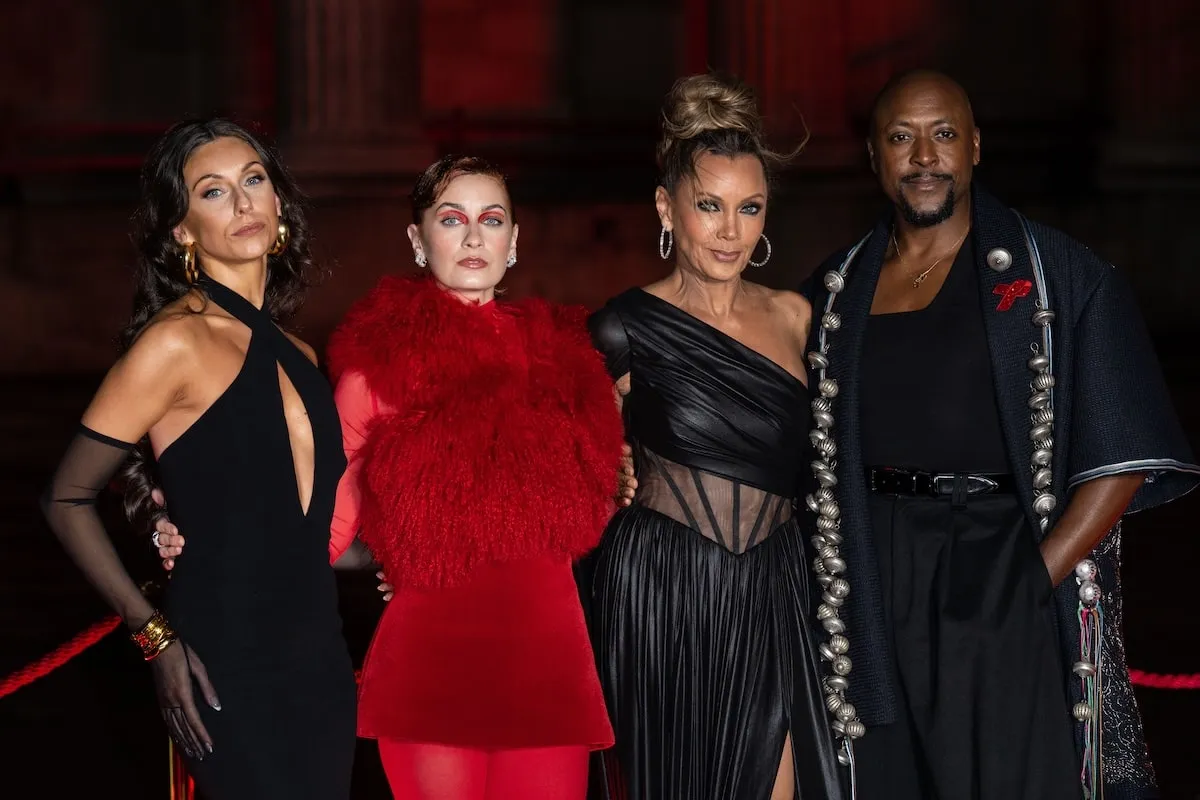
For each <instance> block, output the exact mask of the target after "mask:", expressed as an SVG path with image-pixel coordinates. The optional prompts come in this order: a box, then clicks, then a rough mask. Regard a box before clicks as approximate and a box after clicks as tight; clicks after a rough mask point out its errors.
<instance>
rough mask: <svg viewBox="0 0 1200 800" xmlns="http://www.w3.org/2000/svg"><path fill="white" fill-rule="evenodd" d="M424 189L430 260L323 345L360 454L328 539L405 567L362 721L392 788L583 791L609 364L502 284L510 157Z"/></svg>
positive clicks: (607, 485)
mask: <svg viewBox="0 0 1200 800" xmlns="http://www.w3.org/2000/svg"><path fill="white" fill-rule="evenodd" d="M412 200H413V203H412V205H413V224H412V225H410V226H409V229H408V233H409V238H410V239H411V240H412V247H413V253H414V256H415V258H416V262H417V264H418V265H419V266H420V267H421V268H422V271H423V272H424V273H425V274H423V275H421V276H419V277H416V278H407V277H400V276H389V277H385V278H383V279H382V280H381V281H380V282H379V284H378V285H377V286H376V287H375V288H374V289H373V290H372V291H371V292H370V293H369V294H368V295H367V296H366V297H364V298H363V299H362V300H360V301H359V302H358V303H357V304H355V305H354V306H353V308H352V309H351V310H350V312H349V313H348V314H347V316H346V318H345V320H344V321H343V322H342V324H341V325H340V326H339V327H338V329H337V330H336V331H335V333H334V334H333V337H332V338H331V340H330V343H329V351H328V355H329V367H330V372H331V375H332V378H333V380H334V382H335V384H336V389H335V393H334V399H335V401H336V403H337V407H338V412H339V414H340V415H341V420H342V432H343V443H344V445H345V449H346V457H347V459H348V461H349V466H348V468H347V470H346V474H345V477H344V478H343V479H342V482H341V484H340V486H339V489H338V499H337V506H336V510H335V511H334V520H333V528H332V531H331V536H330V558H331V560H334V561H336V560H338V559H339V557H341V556H342V554H343V553H344V552H345V551H346V550H347V549H348V548H350V545H351V544H352V542H353V541H354V539H355V537H356V536H357V537H358V538H359V539H360V540H361V541H362V542H363V543H364V544H365V545H366V546H367V548H369V550H370V551H371V553H373V554H374V556H375V557H376V559H377V560H378V562H379V563H380V564H381V565H382V566H383V569H384V572H385V574H386V575H387V577H388V580H389V581H390V582H391V583H392V584H393V585H394V587H395V589H394V592H395V594H394V597H393V598H392V599H391V602H390V603H388V605H387V608H386V610H385V611H384V613H383V616H382V618H381V619H380V621H379V625H378V628H377V629H376V631H375V636H374V638H373V640H372V642H371V646H370V649H369V650H368V652H367V657H366V661H365V663H364V665H363V670H362V685H361V689H360V694H359V707H358V734H359V736H362V737H366V738H374V739H378V741H379V753H380V756H381V758H382V760H383V765H384V769H385V771H386V773H387V776H388V782H389V783H390V784H391V788H392V792H393V794H394V795H395V796H396V797H397V798H403V799H404V800H417V799H420V800H433V799H434V798H437V800H501V799H502V798H503V799H505V800H508V799H509V798H511V799H512V800H516V799H517V798H522V800H524V799H527V798H539V799H540V800H560V799H561V800H582V798H584V797H585V795H586V787H587V768H588V755H589V752H590V751H591V750H595V749H604V748H607V747H610V746H612V744H613V732H612V727H611V725H610V723H609V719H608V715H607V713H606V711H605V707H604V699H603V694H602V692H601V689H600V683H599V679H598V677H597V674H596V666H595V660H594V658H593V655H592V650H591V645H590V641H589V638H588V633H587V630H586V628H585V626H584V617H583V610H582V607H581V605H580V600H579V591H578V589H577V587H576V584H575V580H574V577H573V572H572V563H573V561H574V560H575V559H578V558H579V557H581V556H582V555H584V554H585V553H587V552H588V551H590V550H591V549H592V548H594V547H595V545H596V543H597V542H598V541H599V538H600V534H601V532H602V530H603V528H604V525H605V523H606V522H607V521H608V519H609V517H610V516H611V514H612V512H613V510H614V505H613V495H614V493H615V490H616V488H617V487H616V484H617V474H618V469H619V468H620V462H621V455H622V443H623V433H622V426H621V419H620V414H619V412H618V410H617V405H616V403H615V399H614V395H613V386H612V380H611V379H610V378H609V377H608V374H607V373H606V371H605V367H604V362H603V359H602V357H601V356H600V355H599V354H598V353H597V352H596V351H595V350H594V349H593V348H592V345H591V343H590V339H589V334H588V332H587V328H586V312H584V310H583V309H573V308H564V307H559V306H553V305H550V304H548V303H546V302H544V301H540V300H535V299H530V300H524V301H521V302H513V303H506V302H500V301H498V300H496V286H497V284H498V283H499V282H500V280H501V279H502V278H503V277H504V274H505V272H506V271H507V270H508V269H509V268H511V267H512V266H513V265H514V264H515V263H516V253H517V225H516V223H515V220H514V218H513V210H512V204H511V201H510V199H509V196H508V191H507V187H506V185H505V181H504V178H503V176H502V175H501V174H500V173H499V172H498V171H497V170H496V169H495V168H493V167H491V166H489V165H488V164H486V163H484V162H482V161H480V160H478V159H474V158H461V157H460V158H453V157H450V158H443V159H442V160H440V161H438V162H437V163H435V164H433V165H432V166H431V167H429V169H427V170H426V171H425V173H424V174H423V175H422V176H421V178H420V179H419V180H418V182H417V184H416V186H415V188H414V189H413V196H412ZM158 530H159V532H160V533H163V532H166V533H168V534H172V533H177V531H174V529H173V526H170V525H169V523H161V524H160V525H159V527H158ZM180 538H181V537H178V536H164V537H162V539H163V542H162V544H163V545H176V544H181V542H180ZM178 552H180V551H179V550H178V549H177V548H169V547H164V548H162V549H160V553H161V554H162V555H164V556H170V555H173V554H175V553H178ZM352 560H353V554H352V553H351V554H349V555H348V556H347V557H346V558H344V559H342V563H339V565H338V566H346V565H348V564H347V562H348V561H352ZM367 561H368V562H369V559H367ZM363 566H365V564H363Z"/></svg>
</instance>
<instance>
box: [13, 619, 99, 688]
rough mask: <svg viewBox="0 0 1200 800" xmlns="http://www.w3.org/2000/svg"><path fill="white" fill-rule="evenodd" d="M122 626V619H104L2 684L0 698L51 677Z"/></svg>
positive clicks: (20, 670) (18, 671) (15, 673)
mask: <svg viewBox="0 0 1200 800" xmlns="http://www.w3.org/2000/svg"><path fill="white" fill-rule="evenodd" d="M120 624H121V618H120V617H117V616H112V617H108V618H107V619H103V620H101V621H99V622H97V623H96V624H95V625H93V626H92V627H90V628H88V629H87V630H85V631H84V632H83V633H81V634H79V635H78V636H76V637H75V638H74V639H71V640H70V641H68V642H66V643H64V644H62V645H60V646H59V647H58V648H56V649H55V650H54V651H53V652H52V653H49V654H48V655H45V656H42V657H41V658H39V659H38V660H37V661H34V662H33V663H32V664H29V665H28V666H26V667H23V668H22V669H19V670H17V671H16V672H14V673H13V674H12V675H9V676H8V677H7V678H5V679H4V681H3V682H2V683H0V697H6V696H7V695H10V694H12V693H13V692H15V691H17V690H18V689H20V688H22V687H25V686H28V685H29V684H31V683H33V682H34V681H36V680H37V679H38V678H43V677H45V676H46V675H49V674H50V673H51V672H53V671H54V670H56V669H58V668H59V667H61V666H62V665H63V664H65V663H67V662H68V661H70V660H71V659H72V658H74V657H75V656H77V655H79V654H80V653H82V652H83V651H84V650H87V649H88V648H89V647H91V646H92V645H94V644H95V643H96V642H98V641H100V640H101V639H103V638H104V637H105V636H108V634H110V633H112V632H113V629H114V628H116V627H117V626H118V625H120Z"/></svg>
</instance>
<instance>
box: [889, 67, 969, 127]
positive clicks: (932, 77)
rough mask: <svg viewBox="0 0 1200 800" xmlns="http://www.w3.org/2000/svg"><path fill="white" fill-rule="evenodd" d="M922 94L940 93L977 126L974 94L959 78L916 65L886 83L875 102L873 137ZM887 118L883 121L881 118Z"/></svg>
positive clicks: (938, 94)
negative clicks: (964, 86) (969, 91)
mask: <svg viewBox="0 0 1200 800" xmlns="http://www.w3.org/2000/svg"><path fill="white" fill-rule="evenodd" d="M922 95H925V96H928V95H937V96H938V97H939V98H941V100H942V101H943V104H944V105H945V106H947V107H951V108H954V109H955V110H957V111H960V112H961V114H962V119H964V120H966V121H967V123H968V124H969V125H970V126H971V127H972V128H974V127H975V112H974V111H972V110H971V98H969V97H967V90H966V89H964V88H963V87H962V85H961V84H959V82H958V81H956V80H954V79H953V78H951V77H950V76H949V75H947V74H946V73H944V72H938V71H937V70H934V69H912V70H908V71H907V72H901V73H899V74H898V75H894V76H892V78H891V79H890V80H889V81H888V82H887V83H885V84H884V85H883V88H882V89H880V90H879V93H878V94H876V95H875V102H874V103H873V104H872V105H871V138H872V139H874V138H875V134H876V132H877V131H878V130H879V129H880V128H881V127H883V126H884V125H885V124H886V122H887V120H888V119H891V118H895V117H896V115H897V114H899V115H901V116H903V114H904V110H905V109H906V108H908V107H911V105H912V104H913V102H914V101H915V98H917V97H920V96H922ZM881 119H882V120H883V122H882V123H881V121H880V120H881Z"/></svg>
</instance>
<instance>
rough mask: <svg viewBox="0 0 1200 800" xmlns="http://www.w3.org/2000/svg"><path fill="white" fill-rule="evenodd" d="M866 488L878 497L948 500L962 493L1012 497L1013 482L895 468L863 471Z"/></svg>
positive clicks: (1001, 477)
mask: <svg viewBox="0 0 1200 800" xmlns="http://www.w3.org/2000/svg"><path fill="white" fill-rule="evenodd" d="M867 487H868V488H869V489H870V490H871V491H872V492H876V493H878V494H901V495H911V496H914V497H950V496H952V495H954V494H955V492H956V490H957V491H958V492H960V493H961V492H963V491H964V489H965V491H966V494H967V495H968V496H970V495H979V494H1014V493H1015V492H1016V490H1017V487H1016V481H1014V480H1013V476H1012V475H1009V474H1003V475H978V474H964V473H959V474H955V473H952V472H948V473H931V472H921V471H919V470H912V469H897V468H895V467H867Z"/></svg>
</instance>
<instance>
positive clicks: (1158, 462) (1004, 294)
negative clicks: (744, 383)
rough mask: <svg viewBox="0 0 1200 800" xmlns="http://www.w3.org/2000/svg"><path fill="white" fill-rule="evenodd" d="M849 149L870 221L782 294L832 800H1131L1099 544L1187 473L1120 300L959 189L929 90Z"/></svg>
mask: <svg viewBox="0 0 1200 800" xmlns="http://www.w3.org/2000/svg"><path fill="white" fill-rule="evenodd" d="M867 148H868V152H869V154H870V158H871V165H872V168H873V170H874V172H875V173H876V175H877V176H878V177H879V181H880V186H881V188H882V189H883V191H884V193H885V194H886V195H887V197H888V199H889V200H890V201H891V206H892V207H891V208H890V209H889V210H888V212H887V213H886V214H885V215H884V216H883V218H882V219H881V220H880V221H879V223H878V224H877V225H876V226H875V228H874V229H873V230H872V231H871V232H870V233H869V234H868V235H867V236H866V237H864V238H863V239H862V240H861V241H860V242H859V243H858V244H856V245H855V246H854V247H852V248H847V249H846V250H843V251H841V252H839V253H837V254H836V255H834V256H833V257H831V258H830V259H829V260H828V261H826V262H825V264H823V265H822V267H821V268H820V269H819V270H818V271H817V272H816V273H815V275H814V277H813V286H812V288H811V290H810V291H809V292H808V293H807V294H808V296H809V298H810V299H811V300H812V301H813V309H814V311H813V314H814V320H813V331H812V336H811V340H810V346H809V349H810V351H811V352H810V355H809V361H810V364H811V365H812V367H813V378H812V381H811V386H812V387H813V390H814V401H813V409H814V418H815V425H816V428H815V429H814V431H813V434H812V437H813V443H814V445H815V446H816V447H817V450H818V453H820V454H822V455H819V456H818V457H817V460H816V461H815V462H814V473H815V474H816V477H817V481H818V483H819V485H820V486H821V487H823V488H822V489H820V490H818V491H816V492H814V495H813V496H811V497H810V498H809V506H810V508H812V510H813V511H814V512H816V513H817V515H818V528H819V530H818V532H817V535H816V536H815V537H814V546H815V547H816V548H817V552H815V553H814V556H816V562H815V569H816V571H817V573H818V579H819V580H820V582H821V584H822V586H824V587H825V595H824V597H823V600H824V602H823V603H822V605H821V607H820V610H819V617H820V619H821V623H822V624H823V625H824V626H825V628H826V630H827V631H829V632H830V633H832V634H833V636H832V637H831V639H830V641H829V645H830V647H829V648H828V649H827V650H826V651H825V655H826V658H828V659H830V660H831V661H835V663H834V672H835V673H836V674H835V675H833V676H831V677H832V680H831V679H830V678H827V679H826V691H827V693H828V695H829V696H828V698H827V699H828V701H829V707H830V709H831V711H834V712H835V720H837V721H836V722H834V727H835V730H836V731H838V732H839V733H841V734H845V733H849V734H850V737H851V741H852V742H853V747H852V748H850V749H848V750H847V752H846V753H845V755H846V756H849V755H850V753H851V751H852V753H853V761H854V764H855V769H856V772H857V779H858V797H859V798H862V800H876V799H877V798H878V799H879V800H882V799H883V798H891V799H898V798H923V799H925V800H928V799H929V798H938V799H939V800H965V799H966V798H977V799H978V800H1034V799H1035V798H1037V799H1039V800H1040V799H1041V798H1045V800H1062V798H1069V797H1079V796H1080V795H1081V793H1082V794H1083V796H1085V797H1091V796H1093V793H1094V795H1095V796H1097V797H1098V796H1099V793H1100V792H1101V791H1102V790H1103V791H1104V793H1105V797H1107V798H1109V800H1112V798H1134V797H1136V798H1146V797H1157V796H1158V795H1157V790H1156V789H1155V786H1154V778H1153V772H1152V768H1151V766H1150V763H1149V760H1148V758H1147V756H1146V750H1145V744H1144V741H1143V738H1142V729H1141V722H1140V719H1139V717H1138V713H1137V708H1136V705H1135V702H1134V698H1133V692H1132V688H1131V687H1130V684H1129V680H1128V673H1127V669H1126V665H1125V661H1124V651H1123V647H1122V643H1121V630H1120V610H1121V596H1120V583H1119V572H1118V569H1119V559H1120V519H1121V517H1122V515H1124V514H1126V513H1130V512H1133V511H1137V510H1140V509H1143V508H1148V507H1150V506H1154V505H1157V504H1159V503H1163V502H1166V501H1168V500H1171V499H1174V498H1175V497H1178V496H1180V495H1182V494H1183V493H1185V492H1187V491H1188V490H1190V489H1191V488H1193V487H1194V486H1195V485H1196V483H1197V480H1198V477H1197V476H1198V475H1200V467H1197V466H1196V465H1195V463H1194V458H1193V456H1192V453H1191V452H1190V449H1189V447H1188V444H1187V440H1186V438H1185V436H1184V434H1183V432H1182V430H1181V428H1180V426H1179V423H1178V421H1177V419H1176V416H1175V413H1174V411H1173V409H1172V407H1171V403H1170V399H1169V397H1168V394H1167V391H1166V388H1165V386H1164V383H1163V379H1162V375H1161V371H1160V368H1159V366H1158V362H1157V359H1156V357H1155V354H1154V351H1153V349H1152V347H1151V344H1150V340H1149V337H1148V335H1147V333H1146V330H1145V326H1144V324H1143V322H1142V319H1141V316H1140V314H1139V312H1138V310H1137V307H1136V304H1135V302H1134V300H1133V296H1132V293H1131V292H1130V290H1129V288H1128V286H1127V285H1126V283H1125V280H1124V279H1123V277H1122V276H1121V274H1120V273H1119V272H1118V271H1116V270H1115V269H1114V268H1113V267H1112V266H1110V265H1108V264H1106V263H1104V262H1103V261H1101V260H1100V259H1098V258H1097V257H1096V256H1095V255H1094V254H1093V253H1092V252H1091V251H1089V250H1088V249H1087V248H1086V247H1084V246H1083V245H1081V244H1079V243H1077V242H1075V241H1073V240H1072V239H1070V238H1068V237H1067V236H1065V235H1064V234H1062V233H1060V232H1058V231H1056V230H1053V229H1051V228H1048V227H1046V226H1043V225H1040V224H1038V223H1035V222H1031V221H1028V220H1026V219H1024V218H1023V217H1022V216H1020V215H1019V214H1018V213H1016V212H1015V211H1013V210H1011V209H1009V208H1007V207H1006V206H1004V205H1003V204H1002V203H1000V202H999V201H998V200H996V199H995V198H993V197H992V196H991V195H989V194H988V193H987V192H985V191H984V190H983V189H981V188H980V187H978V186H972V183H971V174H972V169H973V167H974V165H976V164H978V163H979V159H980V139H979V130H978V129H977V128H976V127H975V122H974V117H973V115H972V111H971V105H970V102H969V100H968V98H967V95H966V93H965V92H964V91H963V89H962V87H960V86H959V85H958V84H957V83H955V82H954V81H953V80H951V79H950V78H948V77H946V76H945V75H942V74H939V73H935V72H929V71H917V72H911V73H906V74H904V75H901V76H899V77H897V78H895V79H893V80H892V81H891V82H890V83H889V84H888V85H887V86H886V87H885V88H884V90H883V91H882V92H881V93H880V95H879V97H878V100H877V102H876V104H875V107H874V112H873V115H872V125H871V133H870V138H869V140H868V142H867ZM844 581H848V585H849V589H847V588H846V585H845V583H844ZM835 582H836V583H835ZM1101 611H1102V612H1103V613H1101ZM1081 620H1082V622H1081ZM1081 636H1082V640H1081ZM1081 645H1082V649H1081ZM847 648H848V652H845V651H846V650H847ZM843 653H844V655H846V656H848V657H849V658H850V659H851V661H852V663H853V670H852V673H851V674H849V675H848V676H847V672H848V671H849V665H850V663H851V662H847V661H843V662H841V663H837V662H836V659H837V658H838V657H839V656H840V655H841V654H843ZM1098 673H1099V675H1100V676H1102V680H1101V677H1098ZM847 677H848V682H849V687H848V688H846V680H845V679H846V678H847ZM859 720H861V722H862V723H864V724H865V726H866V734H865V736H862V737H861V738H857V737H856V736H855V734H859V733H861V726H859V725H858V724H857V723H858V721H859ZM852 723H853V724H852ZM1101 731H1102V732H1103V736H1102V737H1101V735H1100V734H1101ZM1101 742H1102V744H1103V770H1102V769H1101V759H1100V757H1099V756H1100V743H1101ZM1081 759H1082V761H1081ZM847 760H850V759H849V758H847ZM1081 776H1082V785H1081Z"/></svg>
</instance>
